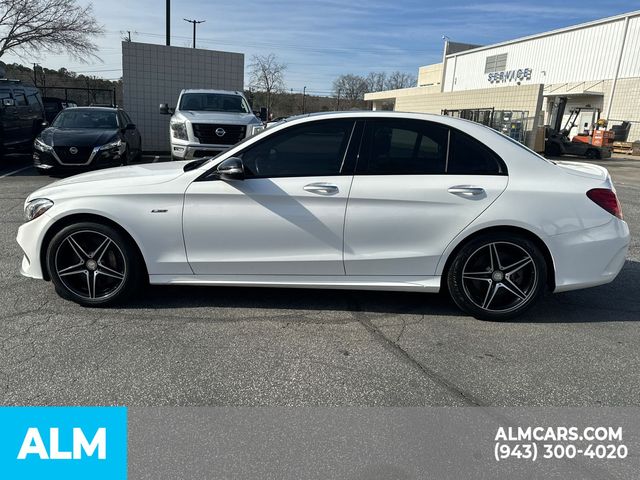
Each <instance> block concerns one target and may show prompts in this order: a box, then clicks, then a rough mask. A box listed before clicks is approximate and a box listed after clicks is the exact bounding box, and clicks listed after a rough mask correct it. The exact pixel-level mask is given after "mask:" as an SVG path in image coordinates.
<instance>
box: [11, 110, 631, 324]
mask: <svg viewBox="0 0 640 480" xmlns="http://www.w3.org/2000/svg"><path fill="white" fill-rule="evenodd" d="M25 215H26V223H25V224H24V225H22V226H21V227H20V230H19V232H18V243H19V244H20V246H21V247H22V250H23V251H24V254H25V255H24V259H23V261H22V273H23V274H24V275H26V276H28V277H32V278H38V279H45V280H51V281H52V282H53V284H54V286H55V288H56V290H57V292H58V293H59V294H60V295H62V296H63V297H65V298H67V299H70V300H73V301H75V302H77V303H79V304H81V305H85V306H102V305H108V304H113V303H115V302H121V301H123V300H124V299H125V298H126V297H127V296H129V295H131V294H132V293H133V292H134V291H135V289H136V287H137V286H138V285H139V284H140V283H141V282H143V281H148V282H150V283H152V284H171V285H178V284H179V285H237V286H253V287H255V286H262V287H302V288H343V289H371V290H376V289H377V290H406V291H421V292H438V291H440V290H447V291H448V292H449V294H450V295H451V297H452V298H453V300H454V301H455V303H456V304H457V305H458V306H459V307H460V308H461V309H462V310H464V311H465V312H468V313H470V314H471V315H474V316H476V317H477V318H483V319H495V320H500V319H507V318H511V317H514V316H516V315H518V314H521V313H522V312H524V311H525V310H527V309H529V308H530V307H531V306H532V305H533V304H534V303H535V302H536V300H537V299H538V298H539V297H540V296H541V295H542V294H543V293H544V292H545V291H553V292H563V291H566V290H572V289H579V288H586V287H592V286H595V285H601V284H604V283H607V282H611V281H612V280H613V279H614V278H615V277H616V275H617V274H618V272H619V271H620V270H621V268H622V266H623V264H624V261H625V254H626V252H627V249H628V245H629V229H628V226H627V224H626V223H625V222H624V221H623V220H622V212H621V208H620V204H619V202H618V199H617V197H616V193H615V190H614V187H613V184H612V181H611V178H610V176H609V174H608V173H607V171H606V170H605V169H604V168H602V167H599V166H595V165H589V164H584V163H570V162H563V163H555V162H552V161H548V160H545V159H544V158H542V157H540V156H539V155H536V154H535V153H533V152H532V151H531V150H529V149H527V148H525V147H523V146H522V145H520V144H519V143H517V142H515V141H513V140H511V139H509V138H508V137H506V136H504V135H502V134H500V133H497V132H495V131H493V130H491V129H489V128H487V127H484V126H482V125H479V124H475V123H472V122H468V121H465V120H460V119H455V118H451V117H442V116H437V115H427V114H410V113H396V112H349V113H329V114H317V115H308V116H303V117H298V118H293V119H289V120H288V121H286V122H283V123H281V124H278V125H277V126H275V127H273V128H270V129H268V130H266V131H264V132H263V133H261V134H259V135H256V136H254V137H251V138H249V139H247V140H245V141H243V142H242V143H240V144H238V145H236V146H235V147H233V148H231V149H230V150H228V151H226V152H224V153H222V154H220V155H219V156H217V157H215V158H209V159H201V160H195V161H192V162H168V163H154V164H148V165H137V166H127V167H122V168H116V169H110V170H105V171H97V172H93V173H86V174H82V175H78V176H74V177H71V178H68V179H65V180H61V181H58V182H55V183H52V184H51V185H48V186H46V187H44V188H42V189H40V190H38V191H36V192H34V193H33V194H31V195H30V196H29V197H28V198H27V200H26V203H25Z"/></svg>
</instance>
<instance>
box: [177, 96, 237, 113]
mask: <svg viewBox="0 0 640 480" xmlns="http://www.w3.org/2000/svg"><path fill="white" fill-rule="evenodd" d="M180 110H195V111H199V112H233V113H249V112H250V110H249V106H248V105H247V102H246V101H245V99H244V98H243V97H241V96H240V95H229V94H224V93H185V94H184V95H182V99H181V100H180Z"/></svg>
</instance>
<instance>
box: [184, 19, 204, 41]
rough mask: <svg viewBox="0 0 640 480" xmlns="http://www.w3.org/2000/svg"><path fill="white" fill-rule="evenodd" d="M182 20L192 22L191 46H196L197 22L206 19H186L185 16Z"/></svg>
mask: <svg viewBox="0 0 640 480" xmlns="http://www.w3.org/2000/svg"><path fill="white" fill-rule="evenodd" d="M183 20H184V21H185V22H189V23H193V48H196V26H198V24H199V23H204V22H206V20H188V19H186V18H183Z"/></svg>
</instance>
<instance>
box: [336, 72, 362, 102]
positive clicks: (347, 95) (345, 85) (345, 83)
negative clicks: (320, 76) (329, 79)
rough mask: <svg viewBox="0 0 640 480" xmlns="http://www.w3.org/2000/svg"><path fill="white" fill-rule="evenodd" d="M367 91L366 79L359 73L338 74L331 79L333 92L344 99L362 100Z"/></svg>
mask: <svg viewBox="0 0 640 480" xmlns="http://www.w3.org/2000/svg"><path fill="white" fill-rule="evenodd" d="M368 91H369V87H368V85H367V80H366V79H365V78H363V77H361V76H360V75H352V74H347V75H340V76H339V77H338V78H336V79H335V80H334V81H333V94H334V95H335V96H336V97H340V98H344V99H345V100H349V101H352V102H353V101H355V100H362V99H363V98H364V94H365V93H367V92H368Z"/></svg>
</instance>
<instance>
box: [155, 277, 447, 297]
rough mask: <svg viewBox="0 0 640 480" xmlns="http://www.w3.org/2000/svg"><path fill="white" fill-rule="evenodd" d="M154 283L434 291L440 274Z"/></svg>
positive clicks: (160, 281) (161, 281)
mask: <svg viewBox="0 0 640 480" xmlns="http://www.w3.org/2000/svg"><path fill="white" fill-rule="evenodd" d="M149 283H151V284H153V285H212V286H213V285H219V286H236V287H282V288H327V289H344V290H398V291H407V292H411V291H422V292H430V293H437V292H439V291H440V277H439V276H430V277H413V276H406V277H405V276H393V277H376V276H344V275H343V276H309V277H307V276H300V275H149Z"/></svg>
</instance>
